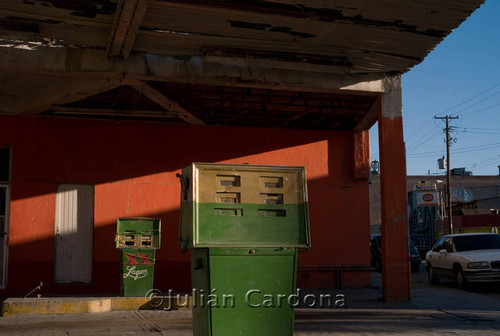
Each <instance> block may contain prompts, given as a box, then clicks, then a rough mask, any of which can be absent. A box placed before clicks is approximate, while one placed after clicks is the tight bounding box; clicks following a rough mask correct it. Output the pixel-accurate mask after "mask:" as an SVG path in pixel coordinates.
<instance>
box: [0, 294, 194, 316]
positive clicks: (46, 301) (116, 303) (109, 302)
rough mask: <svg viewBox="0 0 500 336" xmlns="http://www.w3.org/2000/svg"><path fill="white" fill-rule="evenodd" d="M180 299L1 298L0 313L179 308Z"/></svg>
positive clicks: (28, 313)
mask: <svg viewBox="0 0 500 336" xmlns="http://www.w3.org/2000/svg"><path fill="white" fill-rule="evenodd" d="M176 301H177V300H175V299H172V298H170V297H162V296H156V297H154V298H142V297H113V298H109V297H108V298H81V297H72V298H39V299H38V298H29V299H22V298H8V299H6V300H5V301H4V302H2V306H1V313H0V316H7V315H11V316H12V315H49V314H82V313H104V312H110V311H126V310H178V309H187V308H189V307H190V303H189V302H188V304H187V305H185V307H184V306H178V305H177V302H176Z"/></svg>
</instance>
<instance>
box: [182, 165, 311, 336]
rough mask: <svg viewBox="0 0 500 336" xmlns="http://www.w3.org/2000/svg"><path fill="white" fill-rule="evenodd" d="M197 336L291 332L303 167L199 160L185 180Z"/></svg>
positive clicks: (301, 244)
mask: <svg viewBox="0 0 500 336" xmlns="http://www.w3.org/2000/svg"><path fill="white" fill-rule="evenodd" d="M181 184H182V194H181V223H180V239H179V242H180V245H181V247H183V248H184V249H189V250H190V252H191V282H192V286H193V301H192V304H193V330H194V335H211V336H219V335H252V336H254V335H273V336H280V335H283V336H284V335H287V336H289V335H293V318H294V306H295V304H296V300H297V297H296V272H297V256H298V249H299V248H307V247H309V246H310V233H309V219H308V202H307V189H306V177H305V168H304V167H288V166H263V165H232V164H207V163H193V164H192V165H191V166H189V167H187V168H185V169H183V171H182V176H181Z"/></svg>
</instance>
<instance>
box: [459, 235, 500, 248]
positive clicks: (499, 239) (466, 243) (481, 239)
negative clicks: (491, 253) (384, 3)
mask: <svg viewBox="0 0 500 336" xmlns="http://www.w3.org/2000/svg"><path fill="white" fill-rule="evenodd" d="M454 243H455V248H456V250H457V252H464V251H474V250H494V249H500V235H472V236H462V237H455V238H454Z"/></svg>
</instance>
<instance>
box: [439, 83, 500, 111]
mask: <svg viewBox="0 0 500 336" xmlns="http://www.w3.org/2000/svg"><path fill="white" fill-rule="evenodd" d="M499 85H500V82H498V83H496V84H495V85H493V86H492V87H490V88H489V89H486V90H485V91H483V92H481V93H479V94H477V95H475V96H473V97H471V98H469V99H467V100H465V101H463V102H461V103H459V104H457V105H455V106H452V107H450V108H449V109H447V110H445V111H443V112H442V113H447V112H449V111H451V110H453V109H455V108H457V107H460V106H462V105H464V104H467V103H468V102H470V101H471V100H474V99H475V98H477V97H480V96H482V95H483V94H485V93H486V92H488V91H491V90H493V89H494V88H496V87H497V86H499ZM497 93H498V92H497ZM495 94H496V93H495Z"/></svg>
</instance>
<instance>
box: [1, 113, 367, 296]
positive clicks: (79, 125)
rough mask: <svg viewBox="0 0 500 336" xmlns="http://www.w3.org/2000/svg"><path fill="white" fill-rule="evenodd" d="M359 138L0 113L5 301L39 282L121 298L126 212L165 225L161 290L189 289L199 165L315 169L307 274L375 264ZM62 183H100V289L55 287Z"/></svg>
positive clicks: (356, 282)
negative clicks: (193, 189) (185, 205)
mask: <svg viewBox="0 0 500 336" xmlns="http://www.w3.org/2000/svg"><path fill="white" fill-rule="evenodd" d="M353 139H354V136H353V133H352V132H329V131H309V130H307V131H299V130H281V129H254V128H227V127H194V126H178V125H171V124H163V123H148V122H116V121H99V120H87V119H85V120H82V119H73V118H49V117H13V116H0V145H9V146H11V148H12V178H11V207H10V243H9V265H8V284H7V285H8V287H7V290H0V296H12V295H24V294H26V293H27V292H29V291H30V290H31V289H33V288H34V287H35V286H37V285H38V284H39V282H40V281H41V282H43V283H44V285H43V289H42V291H41V292H42V295H50V294H53V295H61V294H68V295H75V294H84V293H89V294H90V293H92V294H102V295H117V294H118V293H119V290H120V279H119V271H120V259H119V256H120V254H119V250H117V249H116V248H115V245H114V234H115V222H116V218H117V217H129V216H146V217H159V218H161V220H162V247H161V249H160V250H158V251H157V262H156V269H155V287H156V288H158V289H161V290H164V291H166V290H168V289H173V290H183V291H187V290H189V289H190V278H189V277H190V274H189V254H188V253H186V254H182V253H181V249H180V248H179V247H178V245H177V238H178V226H179V197H180V184H179V181H178V179H177V178H176V176H175V175H176V173H179V172H180V170H181V169H182V168H183V167H186V166H188V165H189V164H190V163H191V162H222V163H250V164H269V165H298V166H306V172H307V176H308V189H309V204H310V220H311V235H312V248H310V249H309V250H308V251H307V253H302V254H300V256H299V266H331V265H342V264H348V265H353V264H358V265H367V264H369V247H368V241H369V239H368V237H369V222H370V218H369V194H368V183H367V180H366V179H354V177H353V176H354V175H353V174H354V166H355V164H354V154H353V152H354V148H353V146H354V145H353ZM364 146H368V142H365V144H364ZM363 150H366V148H364V149H363ZM58 183H81V184H92V185H94V186H95V212H94V222H95V228H94V269H93V283H92V284H91V285H56V284H54V283H53V277H54V221H55V191H56V186H57V184H58ZM334 278H335V277H334V276H333V275H332V274H327V275H325V274H324V273H321V274H320V273H318V274H314V273H309V274H307V275H306V276H303V274H302V275H301V276H300V277H299V279H298V285H299V286H301V287H303V288H334V287H335V286H336V284H335V283H334ZM367 284H369V274H368V273H366V272H365V273H363V272H356V273H352V274H348V273H347V274H345V275H344V283H343V285H344V286H363V285H367Z"/></svg>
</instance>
